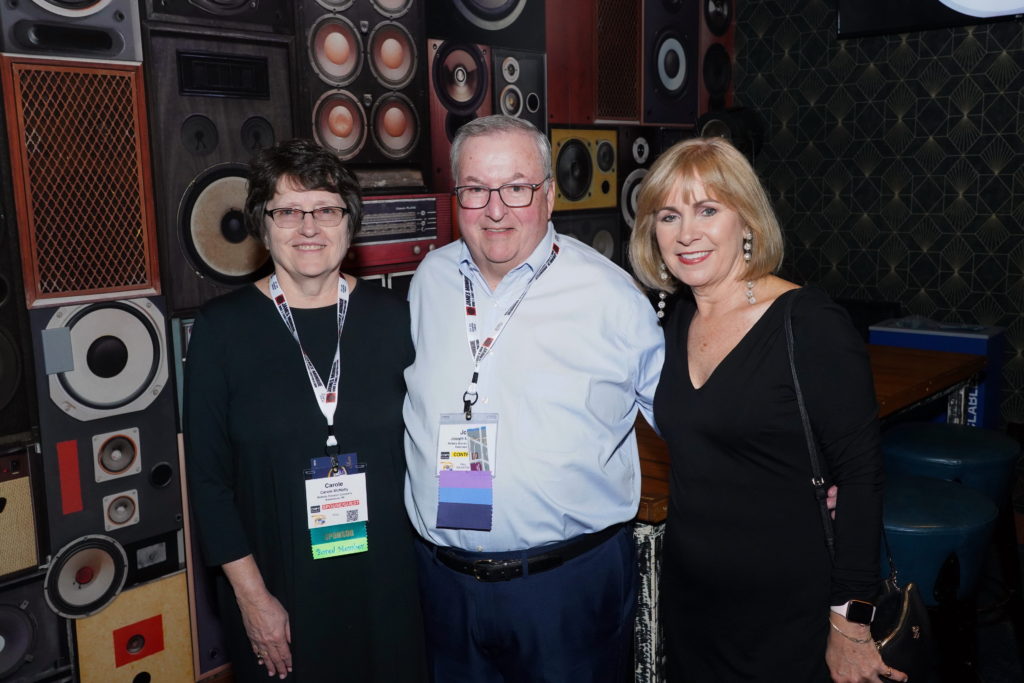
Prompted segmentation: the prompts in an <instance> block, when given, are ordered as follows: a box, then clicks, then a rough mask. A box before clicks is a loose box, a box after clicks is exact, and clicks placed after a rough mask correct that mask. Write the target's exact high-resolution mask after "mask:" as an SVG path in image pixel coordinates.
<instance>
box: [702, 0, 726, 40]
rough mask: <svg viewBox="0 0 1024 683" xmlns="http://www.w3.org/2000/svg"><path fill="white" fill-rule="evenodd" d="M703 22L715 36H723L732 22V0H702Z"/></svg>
mask: <svg viewBox="0 0 1024 683" xmlns="http://www.w3.org/2000/svg"><path fill="white" fill-rule="evenodd" d="M704 22H705V23H706V24H707V25H708V30H709V31H711V32H712V33H713V34H715V35H716V36H724V35H725V34H726V32H727V31H728V30H729V24H731V23H732V0H704Z"/></svg>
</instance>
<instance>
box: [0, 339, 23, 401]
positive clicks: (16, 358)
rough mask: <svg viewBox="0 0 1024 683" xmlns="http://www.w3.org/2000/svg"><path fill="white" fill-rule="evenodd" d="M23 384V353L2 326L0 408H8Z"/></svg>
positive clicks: (0, 341)
mask: <svg viewBox="0 0 1024 683" xmlns="http://www.w3.org/2000/svg"><path fill="white" fill-rule="evenodd" d="M19 386H21V354H20V353H19V352H18V344H17V343H16V342H15V341H14V339H13V338H12V337H11V335H10V334H9V333H8V332H7V330H5V329H2V328H0V410H3V409H6V408H7V406H8V404H10V402H11V400H12V399H14V397H15V395H16V394H17V393H18V387H19Z"/></svg>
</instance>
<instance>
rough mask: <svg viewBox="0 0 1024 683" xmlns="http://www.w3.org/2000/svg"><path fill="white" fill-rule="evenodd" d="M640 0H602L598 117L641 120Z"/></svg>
mask: <svg viewBox="0 0 1024 683" xmlns="http://www.w3.org/2000/svg"><path fill="white" fill-rule="evenodd" d="M640 21H641V17H640V3H638V2H634V0H598V4H597V31H595V33H594V35H595V38H594V40H595V41H596V42H597V73H598V74H600V78H598V79H597V111H596V118H597V119H598V120H621V121H639V120H640V64H639V59H638V54H639V53H638V52H637V45H639V44H640V40H641V35H640Z"/></svg>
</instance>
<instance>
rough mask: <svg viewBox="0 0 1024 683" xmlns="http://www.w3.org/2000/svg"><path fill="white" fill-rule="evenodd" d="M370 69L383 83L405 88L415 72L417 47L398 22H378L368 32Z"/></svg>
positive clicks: (392, 87)
mask: <svg viewBox="0 0 1024 683" xmlns="http://www.w3.org/2000/svg"><path fill="white" fill-rule="evenodd" d="M369 43H370V70H371V71H373V75H374V76H375V77H376V78H377V80H378V81H380V82H381V83H382V84H383V85H385V86H387V87H388V88H391V89H392V90H397V89H398V88H404V87H405V86H406V85H408V84H409V81H411V80H412V78H413V76H415V75H416V48H415V47H414V46H413V40H412V36H411V35H410V34H409V32H408V31H407V30H405V27H403V26H402V25H401V24H396V23H394V22H391V21H385V22H381V23H380V24H377V26H376V27H374V29H373V32H372V33H371V34H370V40H369Z"/></svg>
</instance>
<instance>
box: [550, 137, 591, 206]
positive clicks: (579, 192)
mask: <svg viewBox="0 0 1024 683" xmlns="http://www.w3.org/2000/svg"><path fill="white" fill-rule="evenodd" d="M593 177H594V167H593V165H592V164H591V163H590V153H589V152H588V151H587V147H586V145H584V144H583V143H582V142H581V141H579V140H576V139H571V140H568V141H567V142H566V143H565V144H564V145H562V148H561V149H560V150H558V156H557V158H556V162H555V181H556V183H557V185H558V189H559V191H561V193H562V195H564V196H565V198H566V199H568V200H570V201H574V202H576V201H579V200H581V199H583V198H584V197H585V196H586V195H587V192H588V191H589V190H590V183H591V181H592V180H593Z"/></svg>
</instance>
